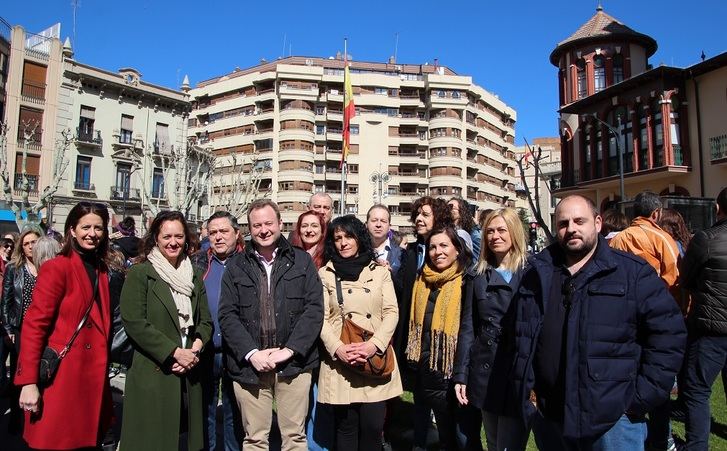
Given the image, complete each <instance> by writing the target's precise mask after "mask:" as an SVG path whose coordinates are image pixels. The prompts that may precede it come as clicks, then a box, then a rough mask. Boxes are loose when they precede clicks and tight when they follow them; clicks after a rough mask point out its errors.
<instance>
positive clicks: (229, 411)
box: [205, 352, 242, 451]
mask: <svg viewBox="0 0 727 451" xmlns="http://www.w3.org/2000/svg"><path fill="white" fill-rule="evenodd" d="M212 355H214V358H212ZM209 358H211V359H212V362H208V365H209V371H210V374H209V376H210V381H209V382H208V383H207V384H206V385H207V387H205V397H206V402H207V409H208V410H207V443H208V446H209V448H208V449H209V451H215V449H216V447H217V404H218V400H219V394H220V393H222V438H223V440H224V448H223V449H224V451H240V442H239V440H238V437H239V436H240V435H241V434H237V430H239V429H240V425H241V424H242V422H241V420H240V419H239V418H237V416H236V415H235V409H236V406H235V405H234V404H233V403H235V393H234V391H233V390H232V381H231V380H230V378H229V377H228V376H227V375H226V374H225V372H224V371H223V363H222V359H223V354H222V353H221V352H217V353H214V354H212V353H211V352H210V357H209ZM220 384H222V391H220Z"/></svg>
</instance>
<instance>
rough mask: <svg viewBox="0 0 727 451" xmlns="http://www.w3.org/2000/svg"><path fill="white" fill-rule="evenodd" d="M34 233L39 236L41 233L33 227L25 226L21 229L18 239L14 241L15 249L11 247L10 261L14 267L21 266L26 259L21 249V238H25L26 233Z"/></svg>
mask: <svg viewBox="0 0 727 451" xmlns="http://www.w3.org/2000/svg"><path fill="white" fill-rule="evenodd" d="M31 234H32V235H35V236H36V237H38V238H40V237H41V236H42V234H41V233H40V231H39V230H36V229H33V228H26V229H25V230H23V233H21V234H20V236H19V237H18V240H17V241H16V242H15V249H13V256H12V257H10V262H11V263H12V264H13V265H14V266H15V267H16V268H20V267H21V266H23V265H24V264H25V262H26V260H27V258H26V257H25V253H24V251H23V240H25V237H26V236H28V235H31ZM36 241H37V240H36Z"/></svg>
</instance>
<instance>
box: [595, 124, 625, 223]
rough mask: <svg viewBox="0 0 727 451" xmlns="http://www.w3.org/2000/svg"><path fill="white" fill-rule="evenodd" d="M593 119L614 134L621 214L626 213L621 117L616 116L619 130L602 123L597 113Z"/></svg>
mask: <svg viewBox="0 0 727 451" xmlns="http://www.w3.org/2000/svg"><path fill="white" fill-rule="evenodd" d="M591 116H592V117H593V119H595V120H596V121H598V122H599V123H600V124H602V125H603V126H605V127H606V128H607V129H608V131H609V132H611V134H613V139H614V140H615V141H616V153H617V155H618V189H619V195H620V197H621V202H619V205H620V208H619V210H621V213H624V207H625V205H624V201H625V200H626V197H625V193H626V190H625V188H624V154H623V150H622V149H621V131H620V129H621V115H620V114H618V115H616V121H617V122H618V127H619V129H618V130H617V129H615V128H613V126H612V125H611V124H609V123H608V122H606V121H602V120H601V119H599V118H598V115H596V113H593V114H591Z"/></svg>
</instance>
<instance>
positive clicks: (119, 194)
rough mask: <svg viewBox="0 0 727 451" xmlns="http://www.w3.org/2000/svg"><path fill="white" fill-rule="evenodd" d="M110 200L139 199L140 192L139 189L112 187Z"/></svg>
mask: <svg viewBox="0 0 727 451" xmlns="http://www.w3.org/2000/svg"><path fill="white" fill-rule="evenodd" d="M110 198H111V200H124V199H126V200H129V199H141V192H140V190H139V188H129V187H128V186H112V187H111V194H110Z"/></svg>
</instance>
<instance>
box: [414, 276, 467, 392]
mask: <svg viewBox="0 0 727 451" xmlns="http://www.w3.org/2000/svg"><path fill="white" fill-rule="evenodd" d="M462 274H463V273H462V271H461V270H459V269H458V268H457V265H456V264H454V265H452V266H450V267H449V268H447V269H445V270H444V271H442V272H438V271H435V270H434V269H432V268H431V267H430V266H429V265H424V268H423V269H422V273H421V275H420V276H419V277H418V278H417V280H416V282H414V291H413V294H412V299H413V305H412V307H411V313H410V317H409V340H408V342H407V346H406V354H407V357H408V358H409V360H411V361H414V362H419V358H420V357H421V352H422V328H423V325H424V315H425V312H426V310H427V303H428V302H429V294H430V293H431V291H432V289H439V294H438V295H437V301H436V304H435V305H434V312H433V313H432V326H431V334H430V335H431V343H430V345H429V368H431V369H433V370H437V371H441V372H442V373H444V377H445V378H450V377H452V371H453V369H454V357H455V353H456V351H457V334H458V333H459V323H460V312H461V311H462ZM440 362H441V365H440Z"/></svg>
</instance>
